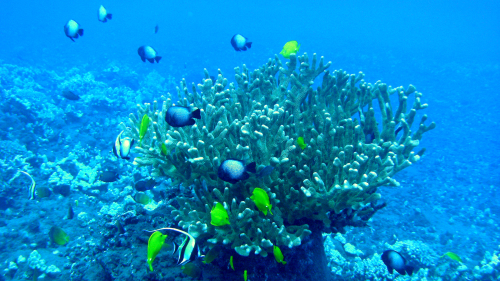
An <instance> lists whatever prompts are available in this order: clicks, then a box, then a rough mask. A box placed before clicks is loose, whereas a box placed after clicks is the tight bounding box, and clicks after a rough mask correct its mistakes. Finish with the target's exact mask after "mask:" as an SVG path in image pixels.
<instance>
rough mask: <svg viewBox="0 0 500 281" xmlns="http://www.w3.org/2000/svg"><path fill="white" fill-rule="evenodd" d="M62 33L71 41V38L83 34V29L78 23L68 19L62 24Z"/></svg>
mask: <svg viewBox="0 0 500 281" xmlns="http://www.w3.org/2000/svg"><path fill="white" fill-rule="evenodd" d="M64 34H66V36H68V38H69V39H71V41H73V42H75V40H74V39H73V38H75V39H76V38H78V37H80V36H83V29H82V28H80V25H79V24H78V23H77V22H76V21H74V20H69V21H68V22H67V23H66V24H65V25H64Z"/></svg>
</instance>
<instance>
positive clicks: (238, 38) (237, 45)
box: [231, 34, 252, 52]
mask: <svg viewBox="0 0 500 281" xmlns="http://www.w3.org/2000/svg"><path fill="white" fill-rule="evenodd" d="M231 46H233V48H234V49H235V50H236V51H237V52H240V51H246V50H247V48H248V49H250V48H251V47H252V42H248V39H247V38H245V36H243V35H241V34H235V35H234V36H233V38H231Z"/></svg>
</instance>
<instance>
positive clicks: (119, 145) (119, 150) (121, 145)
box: [113, 131, 134, 160]
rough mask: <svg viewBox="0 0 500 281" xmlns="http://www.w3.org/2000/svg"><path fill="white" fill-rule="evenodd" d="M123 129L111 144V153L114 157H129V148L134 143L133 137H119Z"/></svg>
mask: <svg viewBox="0 0 500 281" xmlns="http://www.w3.org/2000/svg"><path fill="white" fill-rule="evenodd" d="M122 134H123V131H121V133H120V134H119V135H118V137H116V140H115V144H114V145H113V153H114V154H115V156H116V157H118V158H121V159H127V160H128V159H130V157H129V154H130V148H131V147H132V146H133V145H134V139H132V138H129V137H126V138H123V139H122V138H121V136H122Z"/></svg>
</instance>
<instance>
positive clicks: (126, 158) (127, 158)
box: [122, 156, 130, 160]
mask: <svg viewBox="0 0 500 281" xmlns="http://www.w3.org/2000/svg"><path fill="white" fill-rule="evenodd" d="M122 159H125V160H130V157H128V156H127V157H122Z"/></svg>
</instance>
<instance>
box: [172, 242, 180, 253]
mask: <svg viewBox="0 0 500 281" xmlns="http://www.w3.org/2000/svg"><path fill="white" fill-rule="evenodd" d="M172 246H173V248H174V250H173V251H172V255H175V253H176V252H177V250H179V245H177V244H176V243H175V242H172Z"/></svg>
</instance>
